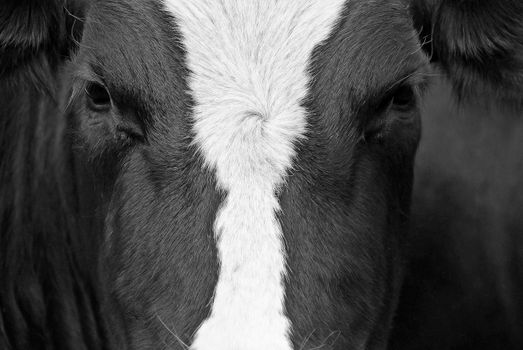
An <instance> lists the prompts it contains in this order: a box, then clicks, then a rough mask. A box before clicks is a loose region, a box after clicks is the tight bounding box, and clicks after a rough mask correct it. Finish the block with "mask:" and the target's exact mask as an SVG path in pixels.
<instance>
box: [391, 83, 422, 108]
mask: <svg viewBox="0 0 523 350" xmlns="http://www.w3.org/2000/svg"><path fill="white" fill-rule="evenodd" d="M390 101H391V102H390V103H391V105H390V106H391V108H393V109H396V110H399V111H407V110H409V109H411V108H413V107H414V106H416V94H415V93H414V89H413V88H412V86H410V85H402V86H400V87H398V88H397V89H396V91H394V94H393V95H392V98H391V100H390Z"/></svg>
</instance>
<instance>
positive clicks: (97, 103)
mask: <svg viewBox="0 0 523 350" xmlns="http://www.w3.org/2000/svg"><path fill="white" fill-rule="evenodd" d="M85 93H86V95H87V107H88V108H89V109H91V110H94V111H99V112H100V111H108V110H110V109H111V96H110V95H109V91H107V89H106V87H105V86H103V85H102V84H100V83H96V82H89V83H88V84H87V86H86V87H85Z"/></svg>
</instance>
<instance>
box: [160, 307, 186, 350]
mask: <svg viewBox="0 0 523 350" xmlns="http://www.w3.org/2000/svg"><path fill="white" fill-rule="evenodd" d="M156 317H157V318H158V321H160V323H161V324H162V326H164V327H165V329H167V331H168V332H169V333H171V335H172V336H173V337H174V338H175V339H176V340H177V341H178V342H179V343H180V345H181V346H182V347H184V349H189V345H187V344H185V343H184V342H183V340H181V339H180V337H178V336H177V335H176V333H175V332H173V331H172V330H171V329H170V328H169V327H167V325H166V324H165V323H164V322H163V321H162V319H161V318H160V316H159V315H158V314H156Z"/></svg>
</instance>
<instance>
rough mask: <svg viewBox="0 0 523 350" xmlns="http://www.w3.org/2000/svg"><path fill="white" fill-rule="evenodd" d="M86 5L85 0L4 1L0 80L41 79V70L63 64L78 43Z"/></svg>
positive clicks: (0, 10)
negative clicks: (81, 18) (26, 76)
mask: <svg viewBox="0 0 523 350" xmlns="http://www.w3.org/2000/svg"><path fill="white" fill-rule="evenodd" d="M86 5H87V1H84V0H73V1H71V0H3V1H2V5H1V6H0V23H1V25H0V78H2V79H10V80H16V79H13V78H14V77H17V74H19V73H20V74H24V75H27V74H29V77H30V78H32V79H38V72H39V71H46V70H47V68H49V67H55V66H56V65H57V64H59V63H60V62H61V61H63V60H64V58H66V57H67V56H68V55H69V53H70V52H71V50H72V48H73V47H74V46H75V43H76V42H78V40H79V36H80V34H81V29H82V22H81V20H79V18H80V17H82V16H83V13H84V11H85V8H86ZM18 78H19V77H18ZM39 80H44V81H45V80H48V79H47V77H41V79H39Z"/></svg>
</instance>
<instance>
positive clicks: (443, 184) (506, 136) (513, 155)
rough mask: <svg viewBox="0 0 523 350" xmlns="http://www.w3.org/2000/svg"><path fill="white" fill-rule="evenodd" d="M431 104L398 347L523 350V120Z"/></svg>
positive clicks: (445, 87) (444, 98)
mask: <svg viewBox="0 0 523 350" xmlns="http://www.w3.org/2000/svg"><path fill="white" fill-rule="evenodd" d="M522 93H523V92H522ZM424 101H425V105H424V106H423V136H422V139H421V144H420V148H419V151H418V155H417V163H416V164H417V165H416V169H415V176H416V179H415V188H414V197H413V202H412V214H413V215H412V227H413V229H412V232H411V237H409V239H408V240H407V242H408V247H407V251H408V257H409V258H410V259H411V260H410V263H409V264H408V269H407V271H406V280H405V284H404V289H403V294H402V297H401V299H400V306H399V310H398V314H397V316H396V322H395V324H396V328H395V330H394V332H393V334H392V339H391V348H392V349H397V350H399V349H402V350H406V349H438V350H442V349H475V350H477V349H523V115H522V113H519V114H518V113H515V112H511V111H501V110H499V109H497V108H495V107H489V108H487V107H482V106H481V105H480V104H481V101H480V103H478V104H476V105H473V104H470V103H464V104H462V105H461V106H460V107H457V104H456V101H454V99H453V96H452V92H451V88H450V85H449V84H448V83H446V82H445V81H441V80H439V81H436V82H435V84H434V86H433V88H432V89H431V91H430V93H429V95H428V96H427V97H426V98H425V99H424Z"/></svg>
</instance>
